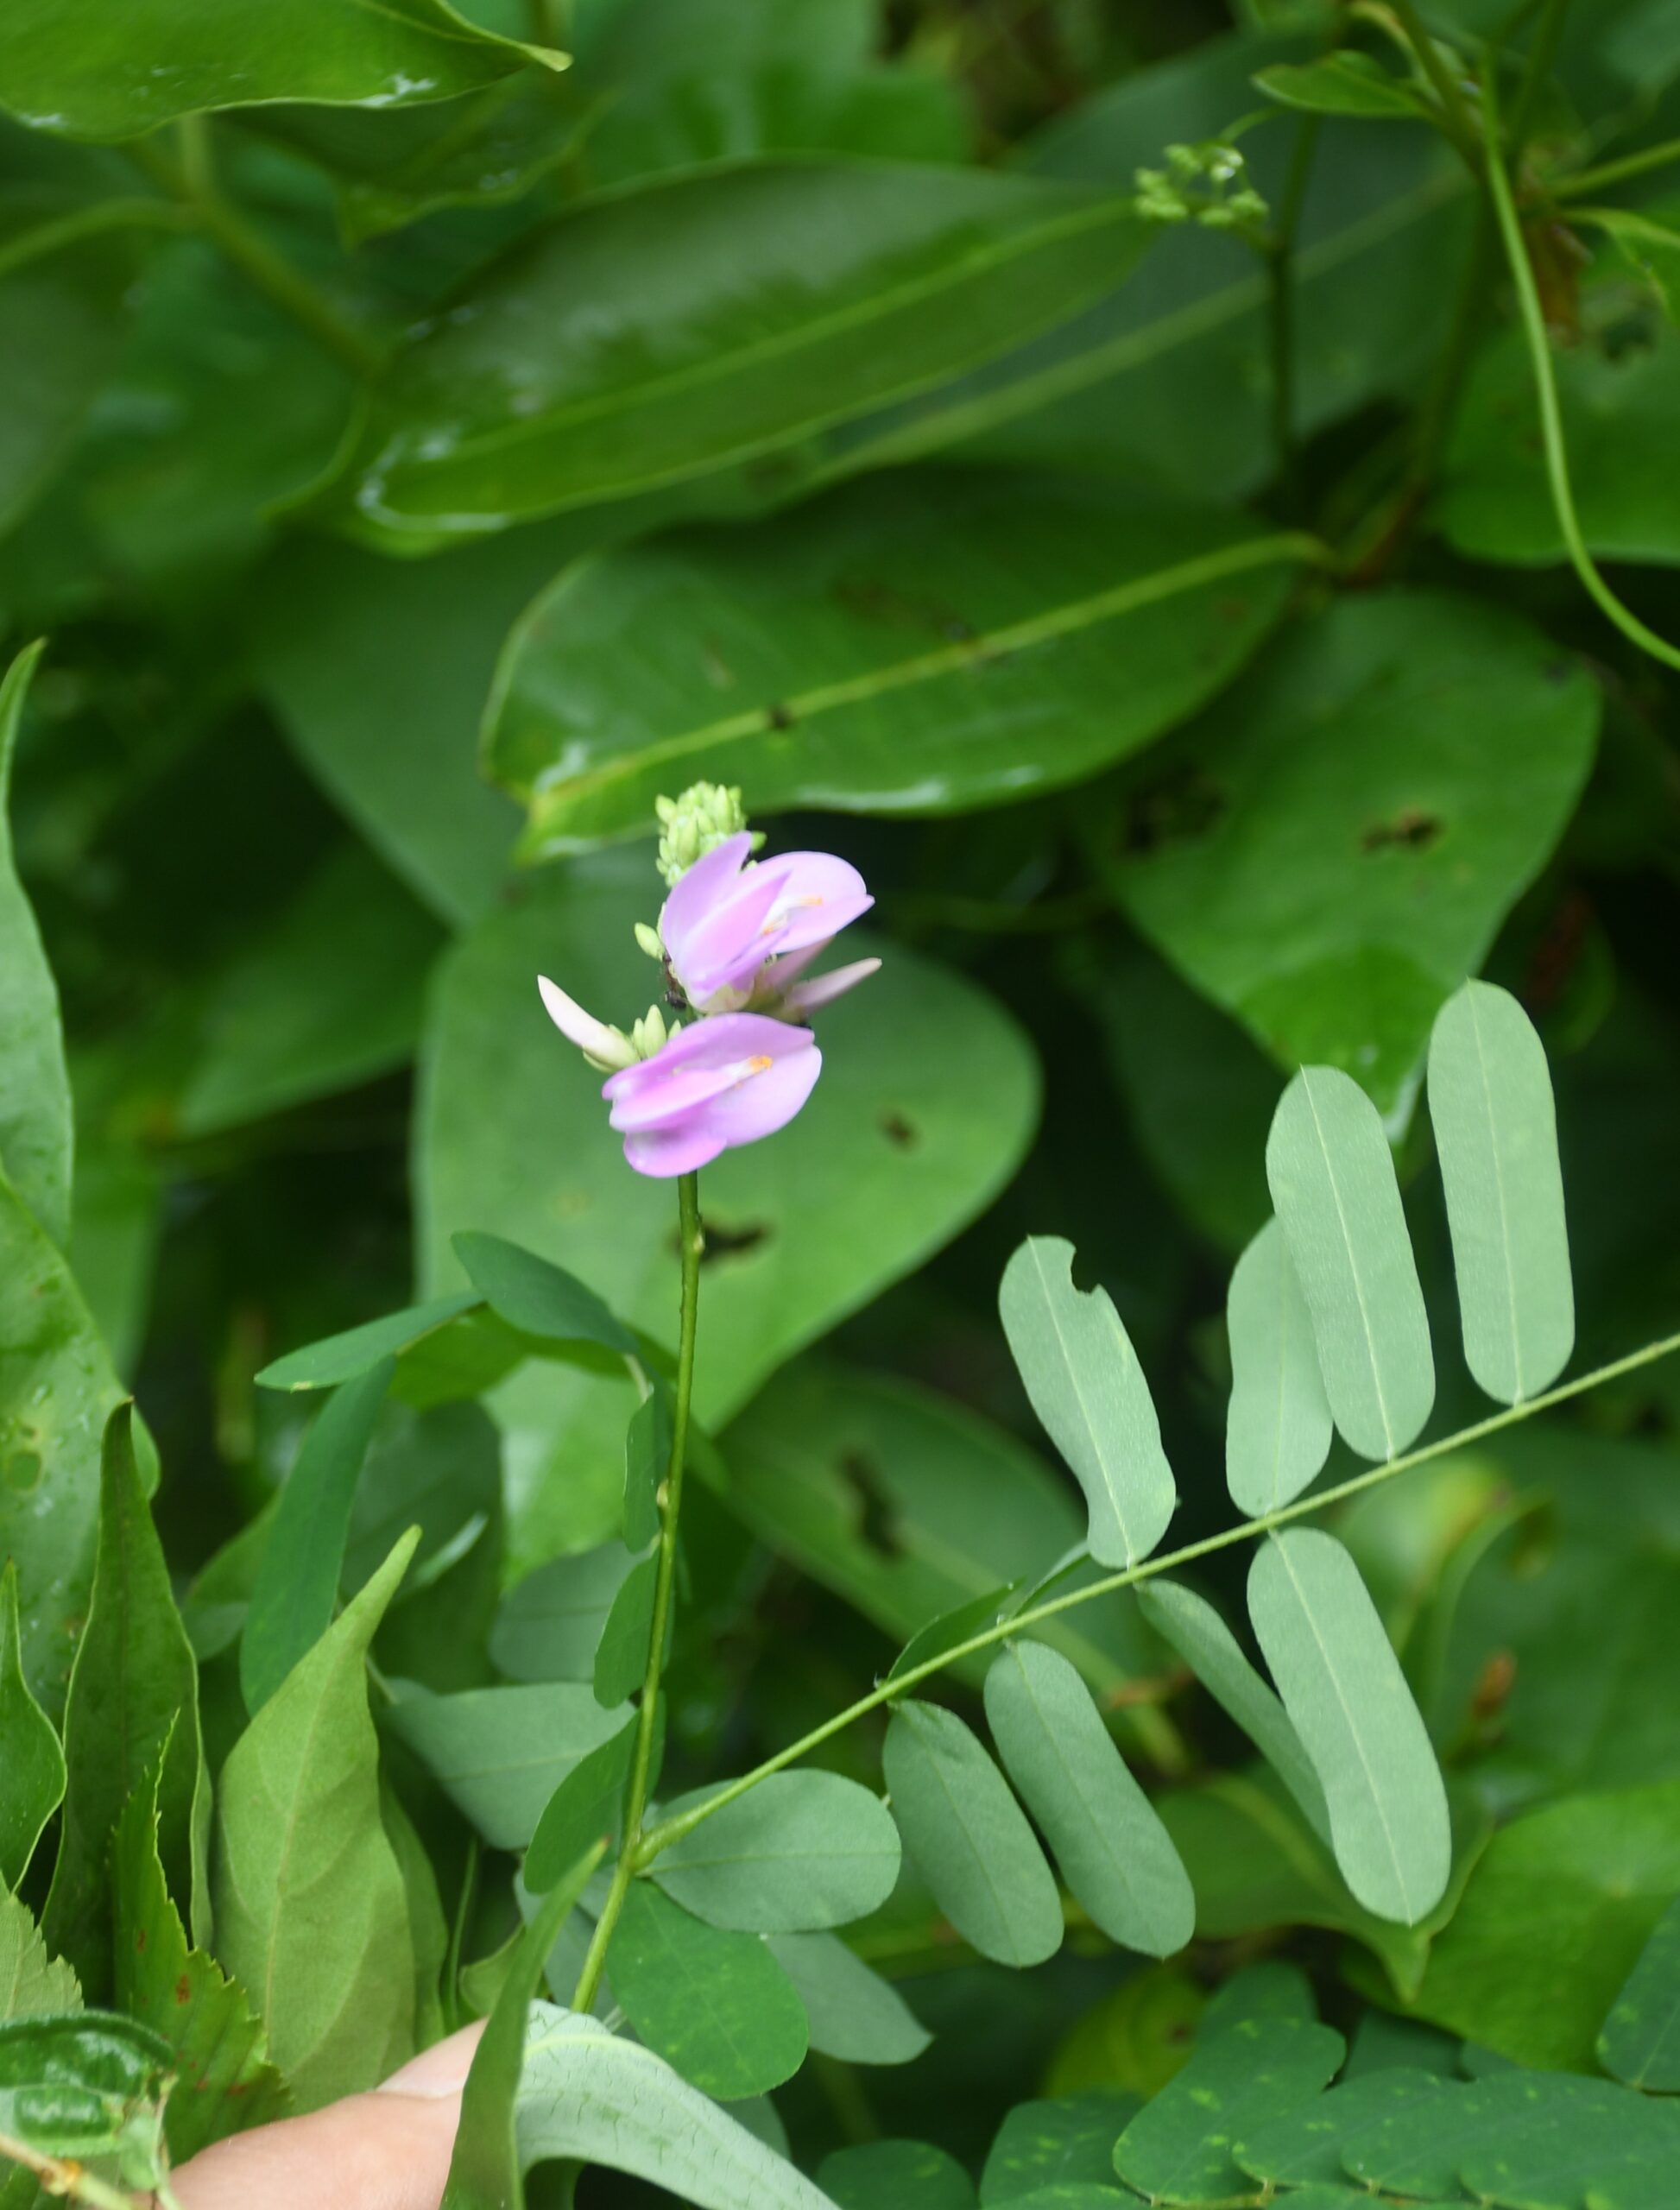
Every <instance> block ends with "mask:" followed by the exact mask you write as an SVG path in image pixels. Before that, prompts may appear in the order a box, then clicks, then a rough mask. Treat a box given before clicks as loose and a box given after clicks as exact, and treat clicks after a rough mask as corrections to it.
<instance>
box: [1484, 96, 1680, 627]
mask: <svg viewBox="0 0 1680 2210" xmlns="http://www.w3.org/2000/svg"><path fill="white" fill-rule="evenodd" d="M1482 92H1483V99H1482V112H1483V115H1484V117H1485V120H1486V125H1487V188H1488V191H1489V193H1491V195H1492V197H1493V202H1494V217H1495V218H1496V220H1497V221H1498V224H1499V230H1500V243H1501V244H1502V245H1503V246H1504V249H1505V258H1506V262H1507V264H1508V265H1509V267H1510V270H1511V281H1512V282H1513V284H1514V285H1515V287H1516V290H1517V305H1518V307H1519V310H1520V313H1521V316H1522V325H1523V335H1524V338H1525V339H1526V341H1527V344H1528V357H1529V363H1530V366H1531V367H1532V369H1533V371H1534V392H1535V396H1536V398H1537V399H1538V401H1539V407H1540V434H1541V438H1542V440H1543V442H1544V446H1545V456H1546V481H1547V483H1548V484H1549V485H1550V487H1551V504H1552V510H1553V512H1554V513H1555V514H1556V515H1557V527H1558V531H1559V534H1561V535H1562V537H1563V543H1564V545H1565V546H1567V547H1568V550H1569V559H1570V560H1571V561H1572V562H1573V564H1574V566H1575V571H1576V575H1578V576H1579V577H1580V578H1581V580H1582V584H1584V585H1585V586H1586V590H1587V593H1588V597H1590V598H1591V599H1592V600H1593V602H1594V603H1595V605H1596V606H1597V607H1598V609H1599V610H1600V611H1601V613H1603V614H1605V615H1606V616H1608V618H1609V619H1610V620H1611V621H1612V622H1614V624H1615V626H1616V627H1617V628H1618V629H1620V631H1621V633H1622V635H1623V636H1625V637H1626V638H1628V639H1629V640H1630V641H1632V642H1633V643H1634V644H1636V645H1638V646H1639V648H1640V650H1641V651H1642V652H1646V653H1649V654H1650V655H1651V657H1652V659H1653V660H1660V661H1661V662H1662V663H1663V665H1664V667H1674V668H1680V647H1675V646H1673V645H1671V644H1670V643H1669V642H1668V641H1667V639H1666V638H1664V637H1659V636H1658V635H1657V632H1656V631H1655V630H1654V629H1649V628H1646V627H1645V623H1644V622H1641V621H1640V619H1639V616H1638V615H1637V614H1635V613H1634V612H1633V610H1632V609H1631V608H1629V607H1626V606H1624V605H1623V604H1622V603H1621V601H1620V599H1619V598H1618V597H1616V594H1615V593H1614V591H1613V590H1611V588H1610V586H1609V584H1607V583H1606V582H1605V580H1604V578H1603V577H1602V576H1601V574H1600V573H1599V571H1598V568H1597V565H1596V564H1595V561H1594V559H1593V556H1592V554H1591V553H1589V552H1588V550H1587V541H1586V540H1585V539H1584V538H1583V537H1582V534H1581V523H1580V520H1579V517H1578V516H1577V515H1576V508H1575V493H1574V491H1573V490H1572V489H1571V488H1570V484H1569V448H1568V446H1567V445H1565V444H1564V441H1563V412H1562V409H1561V408H1560V407H1559V406H1558V403H1557V376H1556V375H1555V373H1554V371H1553V369H1552V364H1551V340H1550V339H1549V338H1548V337H1547V335H1546V324H1545V316H1544V313H1543V312H1542V309H1541V306H1540V293H1539V287H1538V285H1537V284H1536V283H1535V281H1534V271H1533V268H1532V267H1531V266H1530V263H1529V258H1528V249H1527V247H1526V246H1525V244H1524V243H1523V232H1522V224H1521V223H1520V222H1519V219H1518V216H1517V203H1516V201H1515V199H1513V196H1512V191H1511V179H1510V177H1509V175H1508V174H1506V166H1505V161H1504V157H1503V156H1502V155H1501V154H1500V129H1499V91H1498V86H1497V85H1496V84H1495V82H1494V74H1493V73H1492V71H1489V73H1488V74H1487V77H1486V78H1485V79H1484V80H1483V85H1482Z"/></svg>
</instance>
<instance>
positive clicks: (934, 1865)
mask: <svg viewBox="0 0 1680 2210" xmlns="http://www.w3.org/2000/svg"><path fill="white" fill-rule="evenodd" d="M881 1761H882V1764H883V1765H884V1767H885V1769H886V1774H887V1790H888V1793H889V1797H890V1800H891V1803H892V1806H893V1815H894V1818H895V1819H896V1820H897V1821H898V1825H899V1831H900V1834H902V1835H903V1837H904V1846H905V1848H906V1850H907V1851H908V1853H909V1854H910V1856H911V1858H912V1860H913V1862H914V1864H915V1866H916V1868H917V1870H918V1871H919V1872H920V1873H921V1875H922V1878H923V1879H925V1881H926V1882H927V1885H928V1886H929V1887H930V1888H931V1889H932V1891H933V1897H934V1900H935V1902H936V1903H937V1904H938V1906H939V1908H940V1910H942V1911H944V1915H945V1916H946V1917H947V1918H948V1919H949V1920H950V1921H951V1924H952V1925H953V1926H954V1927H955V1928H956V1929H957V1932H958V1933H959V1934H960V1935H962V1937H963V1940H964V1941H965V1942H970V1943H971V1944H972V1945H973V1947H974V1948H976V1949H978V1950H979V1952H980V1954H982V1956H984V1957H992V1958H994V1959H995V1960H996V1961H997V1962H998V1963H999V1964H1007V1965H1015V1966H1021V1965H1036V1964H1042V1963H1043V1961H1044V1960H1045V1958H1046V1957H1049V1956H1053V1955H1054V1954H1055V1953H1056V1951H1057V1950H1058V1948H1060V1947H1061V1942H1062V1905H1061V1899H1060V1897H1058V1894H1057V1892H1056V1883H1055V1881H1054V1880H1053V1879H1052V1877H1051V1872H1050V1867H1049V1866H1047V1865H1046V1864H1045V1860H1044V1855H1043V1853H1042V1852H1041V1851H1040V1849H1039V1845H1038V1842H1037V1841H1036V1840H1035V1839H1034V1838H1033V1829H1032V1828H1031V1827H1030V1826H1028V1824H1027V1822H1026V1818H1025V1816H1024V1815H1023V1814H1022V1811H1021V1808H1020V1804H1019V1803H1016V1801H1015V1799H1014V1796H1012V1795H1011V1794H1010V1792H1009V1790H1008V1788H1007V1785H1006V1784H1005V1783H1004V1780H1003V1777H1002V1775H1001V1773H1000V1772H999V1771H998V1769H997V1767H996V1766H995V1765H994V1764H993V1763H992V1761H991V1759H990V1758H988V1756H987V1754H986V1752H985V1751H984V1750H983V1749H982V1747H981V1746H980V1744H979V1742H978V1741H977V1740H976V1739H975V1737H974V1735H973V1734H972V1733H970V1731H969V1728H968V1727H965V1726H964V1725H963V1721H961V1720H960V1719H959V1718H958V1717H957V1714H956V1713H955V1712H951V1711H946V1710H944V1708H942V1707H941V1706H939V1705H938V1704H932V1703H919V1702H915V1701H914V1700H913V1698H910V1697H906V1698H904V1699H903V1700H902V1701H901V1702H898V1703H896V1704H895V1705H894V1708H893V1716H892V1719H891V1721H890V1722H889V1724H888V1726H887V1740H886V1744H885V1746H884V1747H883V1749H882V1752H881Z"/></svg>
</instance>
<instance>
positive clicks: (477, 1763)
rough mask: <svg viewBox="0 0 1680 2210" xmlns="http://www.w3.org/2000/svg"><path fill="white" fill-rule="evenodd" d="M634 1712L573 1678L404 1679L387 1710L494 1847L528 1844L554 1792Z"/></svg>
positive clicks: (387, 1719) (386, 1716) (441, 1784)
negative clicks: (607, 1705)
mask: <svg viewBox="0 0 1680 2210" xmlns="http://www.w3.org/2000/svg"><path fill="white" fill-rule="evenodd" d="M627 1716H628V1714H627V1712H626V1711H625V1709H624V1707H623V1706H622V1705H620V1706H618V1707H617V1708H616V1709H613V1710H610V1711H607V1710H603V1708H602V1707H601V1705H600V1704H599V1703H597V1702H596V1699H595V1695H594V1693H593V1691H592V1690H591V1689H588V1688H585V1687H584V1686H583V1685H581V1683H575V1682H571V1681H556V1682H549V1683H543V1684H541V1685H540V1686H539V1685H533V1686H530V1687H521V1688H495V1689H465V1690H464V1691H463V1692H462V1693H461V1694H460V1695H430V1694H429V1693H428V1692H427V1691H426V1690H425V1689H416V1688H414V1687H412V1686H405V1689H404V1690H403V1693H402V1694H401V1696H400V1697H399V1698H398V1700H397V1702H395V1703H393V1704H391V1705H389V1706H388V1707H387V1708H386V1710H385V1712H384V1714H383V1717H384V1720H385V1723H386V1724H387V1725H388V1726H389V1727H390V1728H391V1730H392V1731H393V1733H395V1734H397V1735H398V1736H400V1737H401V1740H403V1741H405V1742H406V1743H407V1746H408V1747H409V1748H410V1749H411V1750H412V1751H413V1752H414V1754H415V1756H416V1757H418V1758H419V1759H420V1762H421V1763H422V1764H423V1765H425V1767H426V1771H428V1772H429V1773H430V1774H431V1775H432V1777H433V1779H434V1780H435V1781H436V1782H437V1783H438V1784H439V1787H440V1788H442V1789H443V1790H444V1792H445V1794H446V1795H447V1796H449V1797H450V1799H451V1801H452V1803H454V1804H455V1805H456V1806H457V1808H458V1809H459V1811H460V1812H461V1814H462V1815H463V1816H464V1818H467V1819H469V1820H471V1822H472V1824H473V1825H474V1826H476V1827H477V1829H478V1831H479V1832H480V1834H483V1837H484V1839H485V1841H488V1842H489V1843H490V1845H491V1846H492V1847H494V1848H496V1849H523V1848H524V1847H525V1846H526V1844H527V1842H528V1841H530V1839H531V1837H532V1835H533V1834H534V1833H535V1831H536V1828H537V1822H538V1820H539V1819H540V1817H541V1816H542V1814H543V1810H544V1807H545V1806H546V1803H547V1802H548V1799H549V1798H550V1796H553V1793H554V1790H555V1789H556V1788H558V1787H559V1784H560V1782H561V1781H562V1780H563V1779H564V1778H565V1776H566V1774H567V1773H568V1772H570V1771H572V1767H573V1766H574V1765H577V1764H578V1761H579V1759H582V1758H583V1757H584V1755H585V1753H586V1752H589V1751H591V1750H593V1749H598V1748H599V1747H600V1746H601V1744H602V1743H603V1742H605V1741H607V1740H609V1739H610V1738H611V1737H612V1736H613V1735H615V1734H616V1733H618V1731H619V1729H620V1728H621V1727H622V1726H623V1724H624V1721H625V1719H626V1718H627Z"/></svg>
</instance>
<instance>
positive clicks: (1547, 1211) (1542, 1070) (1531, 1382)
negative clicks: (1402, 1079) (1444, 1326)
mask: <svg viewBox="0 0 1680 2210" xmlns="http://www.w3.org/2000/svg"><path fill="white" fill-rule="evenodd" d="M1429 1116H1430V1121H1431V1126H1432V1127H1433V1128H1434V1130H1435V1148H1436V1150H1437V1153H1438V1154H1439V1156H1440V1160H1441V1178H1442V1180H1443V1183H1444V1184H1445V1185H1446V1192H1447V1220H1448V1222H1449V1226H1450V1228H1451V1229H1452V1250H1453V1271H1454V1272H1455V1274H1456V1277H1457V1280H1458V1310H1459V1317H1460V1319H1461V1320H1462V1323H1463V1329H1464V1358H1465V1362H1466V1364H1467V1365H1468V1367H1469V1369H1470V1371H1471V1373H1473V1374H1474V1375H1475V1378H1476V1380H1478V1381H1479V1382H1480V1383H1481V1386H1482V1387H1483V1388H1484V1389H1485V1390H1486V1391H1487V1393H1488V1395H1489V1396H1490V1397H1496V1398H1498V1399H1499V1401H1500V1403H1501V1404H1503V1405H1515V1404H1520V1403H1522V1402H1523V1401H1524V1399H1526V1398H1529V1397H1534V1396H1538V1394H1539V1392H1541V1390H1543V1389H1544V1388H1546V1387H1548V1386H1550V1384H1551V1383H1552V1382H1553V1381H1555V1380H1557V1376H1558V1375H1559V1374H1560V1373H1562V1372H1563V1367H1564V1365H1565V1364H1566V1362H1567V1361H1568V1359H1569V1352H1570V1351H1571V1349H1572V1348H1574V1345H1575V1289H1574V1284H1573V1282H1572V1280H1571V1279H1570V1274H1569V1230H1568V1228H1567V1226H1566V1225H1565V1222H1564V1218H1563V1171H1562V1168H1561V1166H1560V1165H1559V1163H1558V1158H1557V1114H1556V1109H1555V1108H1554V1106H1553V1103H1552V1096H1551V1075H1550V1073H1549V1072H1548V1070H1547V1068H1546V1054H1545V1046H1544V1045H1543V1044H1542V1043H1541V1041H1540V1039H1539V1037H1538V1035H1537V1034H1536V1033H1535V1031H1534V1026H1533V1024H1532V1022H1531V1021H1530V1020H1529V1018H1528V1015H1527V1014H1526V1013H1525V1012H1524V1011H1523V1009H1522V1007H1521V1006H1519V1004H1518V1002H1517V1001H1516V1000H1515V998H1513V997H1512V996H1511V995H1509V993H1508V992H1506V991H1505V990H1500V989H1496V988H1494V987H1493V985H1492V984H1491V983H1487V982H1467V983H1466V984H1465V985H1464V987H1463V988H1462V990H1460V991H1459V992H1458V993H1457V995H1456V996H1454V997H1452V998H1449V1000H1448V1001H1447V1003H1446V1004H1445V1005H1444V1006H1443V1007H1442V1008H1441V1011H1440V1013H1439V1014H1438V1015H1437V1018H1436V1023H1435V1031H1434V1034H1433V1035H1432V1037H1431V1040H1430V1048H1429Z"/></svg>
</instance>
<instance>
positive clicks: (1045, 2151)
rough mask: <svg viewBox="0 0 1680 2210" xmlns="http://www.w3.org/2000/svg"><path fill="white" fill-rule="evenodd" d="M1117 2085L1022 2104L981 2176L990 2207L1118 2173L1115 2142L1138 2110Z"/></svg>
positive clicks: (1109, 2180) (1108, 2181)
mask: <svg viewBox="0 0 1680 2210" xmlns="http://www.w3.org/2000/svg"><path fill="white" fill-rule="evenodd" d="M1136 2108H1137V2104H1136V2100H1135V2099H1134V2097H1132V2096H1130V2095H1127V2094H1123V2093H1121V2092H1120V2091H1119V2090H1118V2089H1115V2088H1104V2087H1096V2088H1087V2089H1086V2090H1085V2092H1084V2093H1082V2094H1075V2095H1062V2096H1058V2098H1057V2099H1056V2100H1054V2101H1045V2102H1029V2103H1017V2104H1016V2105H1015V2107H1014V2109H1013V2110H1012V2111H1011V2112H1009V2114H1008V2116H1007V2118H1005V2119H1004V2121H1003V2123H1002V2125H1001V2126H999V2128H998V2130H997V2137H996V2139H995V2141H994V2142H993V2143H992V2145H991V2147H990V2149H989V2150H988V2151H987V2156H986V2165H985V2169H984V2170H983V2171H982V2173H981V2175H980V2200H981V2201H982V2204H983V2205H984V2206H985V2210H994V2206H995V2204H997V2203H1001V2202H1020V2201H1023V2200H1025V2201H1032V2200H1033V2198H1034V2197H1035V2196H1036V2195H1037V2194H1039V2191H1040V2190H1041V2189H1042V2188H1058V2187H1059V2188H1066V2187H1075V2186H1091V2185H1102V2186H1106V2187H1108V2188H1113V2186H1114V2178H1115V2142H1116V2141H1117V2140H1118V2139H1119V2137H1120V2136H1121V2132H1122V2131H1124V2129H1125V2126H1126V2123H1127V2119H1128V2118H1130V2117H1131V2116H1132V2114H1133V2112H1134V2111H1135V2110H1136Z"/></svg>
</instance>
